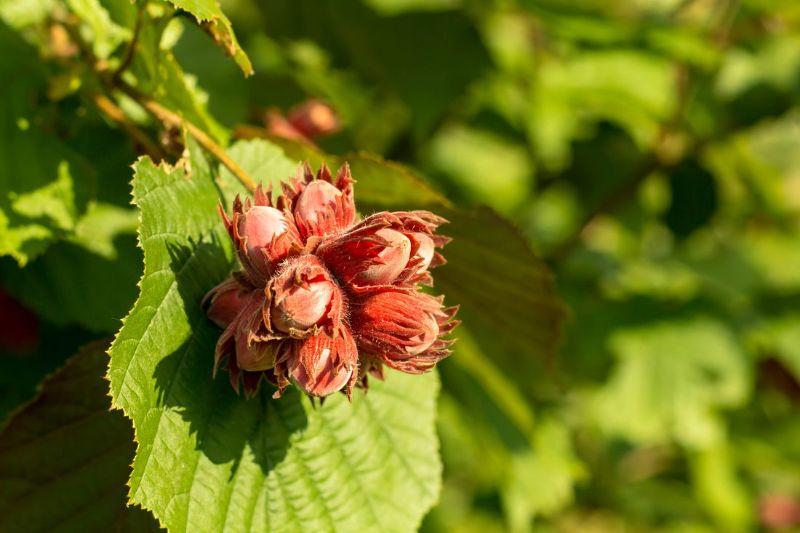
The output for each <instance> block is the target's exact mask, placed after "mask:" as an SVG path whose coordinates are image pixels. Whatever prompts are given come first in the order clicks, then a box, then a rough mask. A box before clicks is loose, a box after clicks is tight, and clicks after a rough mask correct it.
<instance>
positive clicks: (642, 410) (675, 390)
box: [594, 318, 749, 448]
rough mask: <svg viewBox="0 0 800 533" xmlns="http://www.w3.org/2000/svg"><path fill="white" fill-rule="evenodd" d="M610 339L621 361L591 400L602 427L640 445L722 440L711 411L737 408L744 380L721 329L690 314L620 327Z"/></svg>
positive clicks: (739, 356)
mask: <svg viewBox="0 0 800 533" xmlns="http://www.w3.org/2000/svg"><path fill="white" fill-rule="evenodd" d="M610 343H611V350H612V352H614V353H615V355H616V356H617V357H618V358H619V366H618V368H617V370H616V372H615V374H614V375H612V376H611V377H610V378H609V381H608V384H607V385H606V388H605V389H604V390H603V391H601V392H600V393H599V396H598V398H596V399H595V402H594V404H595V407H596V409H597V417H598V422H599V423H600V424H601V425H602V426H603V427H605V428H607V430H608V431H610V432H612V433H618V434H620V435H623V436H625V437H627V438H628V439H630V440H632V441H635V442H641V443H643V444H658V443H663V442H664V441H666V440H669V439H674V440H677V441H678V442H680V443H682V444H684V445H686V446H688V447H694V448H706V447H708V446H711V445H713V444H714V443H716V442H719V440H720V439H721V438H723V437H724V435H723V434H722V433H721V432H722V431H724V430H723V429H722V428H720V427H719V420H718V418H717V413H716V408H719V407H736V406H738V405H741V404H742V403H743V401H744V400H746V397H747V392H748V391H747V387H748V381H749V380H748V379H747V378H748V375H747V374H748V369H747V362H746V360H745V358H744V354H743V353H742V352H741V350H740V349H739V348H738V346H737V345H736V343H735V341H734V339H733V337H732V335H731V333H730V332H728V331H727V330H726V329H725V328H724V326H722V325H721V324H719V323H717V322H714V321H712V320H709V319H705V318H692V319H689V320H687V321H686V322H670V323H665V324H654V325H648V326H644V327H641V328H638V329H633V330H619V331H618V332H617V333H615V334H614V336H612V337H611V339H610Z"/></svg>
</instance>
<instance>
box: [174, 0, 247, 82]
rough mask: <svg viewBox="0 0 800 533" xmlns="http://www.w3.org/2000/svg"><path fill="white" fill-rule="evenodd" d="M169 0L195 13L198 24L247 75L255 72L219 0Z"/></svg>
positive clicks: (176, 5) (179, 7)
mask: <svg viewBox="0 0 800 533" xmlns="http://www.w3.org/2000/svg"><path fill="white" fill-rule="evenodd" d="M169 2H170V3H171V4H172V5H173V6H175V7H177V8H178V9H183V10H184V11H188V12H189V13H191V14H192V15H194V16H195V18H196V19H197V22H198V24H200V25H201V26H202V27H203V28H204V29H205V30H206V31H208V33H209V35H211V38H212V39H214V42H215V43H217V45H219V46H220V47H222V49H223V50H224V51H225V53H226V54H228V55H229V56H231V57H232V58H233V60H234V61H235V62H236V64H237V65H239V68H240V69H242V72H243V73H244V75H245V76H250V75H251V74H253V65H252V64H251V63H250V58H249V57H247V54H246V53H245V51H244V50H243V49H242V47H241V45H239V41H238V40H237V39H236V34H234V33H233V26H232V25H231V21H230V20H228V17H226V16H225V14H224V13H223V12H222V9H221V8H220V4H219V1H218V0H169Z"/></svg>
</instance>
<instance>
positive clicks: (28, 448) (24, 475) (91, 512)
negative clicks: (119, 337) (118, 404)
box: [0, 341, 158, 533]
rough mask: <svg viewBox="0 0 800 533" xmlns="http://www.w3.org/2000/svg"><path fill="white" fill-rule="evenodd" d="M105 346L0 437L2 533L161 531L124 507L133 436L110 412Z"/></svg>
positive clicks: (73, 367)
mask: <svg viewBox="0 0 800 533" xmlns="http://www.w3.org/2000/svg"><path fill="white" fill-rule="evenodd" d="M106 347H107V343H105V342H102V341H100V342H94V343H92V344H89V345H87V346H86V347H85V348H84V349H82V350H81V351H80V352H78V354H76V355H75V356H73V357H72V358H70V359H69V360H68V361H67V363H66V365H65V366H64V367H63V368H61V369H60V370H58V371H56V372H55V373H53V374H52V375H51V376H49V377H48V378H46V379H45V380H44V382H43V383H42V385H41V389H40V392H39V394H38V396H37V397H36V398H35V399H33V400H32V401H31V402H30V403H29V404H27V405H26V406H25V407H23V408H22V409H20V410H19V411H17V412H16V413H15V414H14V415H13V416H12V417H11V418H10V420H8V422H7V423H6V425H5V426H4V429H3V431H2V433H0V530H3V531H18V532H20V533H22V532H34V531H56V530H57V531H130V532H137V533H138V532H144V531H157V530H158V526H157V524H156V523H155V521H154V520H153V517H152V516H150V514H149V513H147V512H145V511H143V510H141V509H138V508H134V507H127V506H126V495H125V493H126V488H125V481H126V480H127V478H128V474H129V472H130V462H131V458H132V457H133V449H134V443H133V431H132V430H131V426H130V422H129V421H128V420H126V419H125V417H124V416H122V414H121V413H117V412H113V411H109V409H108V408H109V398H108V384H107V383H106V381H105V380H104V379H103V373H104V371H105V367H106V363H107V361H108V356H107V355H106V353H105V349H106Z"/></svg>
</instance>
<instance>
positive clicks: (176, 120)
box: [113, 80, 256, 192]
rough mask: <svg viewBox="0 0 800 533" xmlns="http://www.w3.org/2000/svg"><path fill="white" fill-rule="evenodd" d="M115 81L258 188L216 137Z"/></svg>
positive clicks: (251, 188)
mask: <svg viewBox="0 0 800 533" xmlns="http://www.w3.org/2000/svg"><path fill="white" fill-rule="evenodd" d="M113 83H114V86H115V87H116V88H117V89H119V90H120V91H122V92H123V93H125V94H127V95H128V96H130V97H131V98H133V99H134V100H135V101H136V102H137V103H138V104H139V105H141V106H142V107H143V108H145V109H146V110H147V111H148V112H149V113H150V114H151V115H153V116H154V117H155V118H157V119H158V120H160V121H161V122H163V123H165V124H168V125H171V126H179V127H183V128H186V131H188V132H189V134H190V135H191V136H192V137H194V138H195V139H196V140H197V142H198V143H199V144H200V146H202V147H203V148H205V149H206V151H208V152H209V153H211V155H213V156H214V157H216V158H217V160H219V162H220V163H222V164H223V165H225V167H226V168H227V169H228V170H230V171H231V173H232V174H233V175H234V176H236V179H238V180H239V181H240V182H241V184H242V185H244V186H245V187H246V188H247V189H248V190H250V191H251V192H252V191H255V190H256V182H255V181H254V180H253V178H251V177H250V175H249V174H248V173H247V172H246V171H245V170H244V169H243V168H242V167H240V166H239V165H238V163H236V161H234V160H233V159H231V158H230V157H228V154H226V153H225V150H224V149H223V148H222V147H221V146H220V145H219V144H217V143H216V141H214V139H212V138H211V137H209V136H208V134H207V133H206V132H204V131H203V130H201V129H200V128H199V127H197V126H196V125H194V124H193V123H192V122H190V121H188V120H186V119H185V118H183V117H182V116H180V115H179V114H177V113H175V112H174V111H171V110H169V109H167V108H166V107H164V106H163V105H161V104H159V103H158V102H156V101H155V100H152V99H151V98H149V97H148V96H146V95H144V94H142V93H141V92H139V91H138V90H137V89H136V88H134V87H131V86H130V85H128V84H127V83H125V82H124V81H122V80H114V82H113Z"/></svg>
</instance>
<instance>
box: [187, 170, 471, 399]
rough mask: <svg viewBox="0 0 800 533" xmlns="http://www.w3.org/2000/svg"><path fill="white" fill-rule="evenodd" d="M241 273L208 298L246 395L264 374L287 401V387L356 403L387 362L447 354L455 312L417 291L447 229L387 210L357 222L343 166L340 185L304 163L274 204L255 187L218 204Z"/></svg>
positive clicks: (427, 216)
mask: <svg viewBox="0 0 800 533" xmlns="http://www.w3.org/2000/svg"><path fill="white" fill-rule="evenodd" d="M220 214H221V215H222V218H223V221H224V223H225V226H226V228H227V229H228V233H229V235H230V237H231V239H232V240H233V243H234V245H235V247H236V251H237V254H238V257H239V262H240V263H241V265H242V270H240V271H238V272H235V273H233V274H232V275H231V276H230V277H229V278H228V279H226V280H225V281H223V282H222V283H221V284H219V285H218V286H216V287H214V288H213V289H212V290H211V291H210V292H209V293H208V294H207V295H206V297H205V299H204V302H203V305H204V306H205V309H206V313H207V314H208V317H209V318H210V319H211V320H212V321H213V322H214V323H215V324H217V325H218V326H220V327H221V328H224V331H223V333H222V335H221V336H220V338H219V341H218V343H217V347H216V352H215V364H214V370H215V372H216V370H217V369H218V368H219V366H220V365H222V364H226V366H227V369H228V372H229V373H230V380H231V384H232V385H233V387H234V388H235V389H236V390H237V391H238V390H239V387H240V383H241V384H243V388H244V391H245V393H246V394H254V393H255V391H256V390H258V386H259V384H260V382H261V379H267V380H269V381H270V382H272V383H273V384H274V385H276V386H277V388H278V390H277V392H276V396H280V394H281V393H282V392H283V390H284V389H285V388H286V386H288V385H289V384H290V383H292V382H293V383H295V384H296V385H297V386H298V387H300V388H301V389H302V390H304V391H305V392H306V393H308V394H310V395H312V396H319V397H324V396H327V395H329V394H331V393H334V392H336V391H343V392H344V393H346V394H347V395H348V397H350V396H351V394H352V390H353V387H355V386H363V387H366V384H367V376H368V375H369V374H371V375H373V376H376V377H378V378H382V376H383V374H382V370H383V366H384V365H386V366H389V367H391V368H394V369H396V370H400V371H403V372H408V373H412V374H419V373H422V372H425V371H428V370H430V369H431V368H433V367H434V366H435V365H436V363H437V362H438V361H440V360H441V359H443V358H444V357H447V356H448V355H449V354H450V350H449V346H450V345H451V343H452V340H448V339H445V338H443V336H445V335H446V334H447V333H449V332H450V331H452V330H453V328H454V327H455V326H456V325H457V324H458V322H457V321H456V320H454V319H453V317H454V315H455V313H456V308H455V307H445V306H444V304H443V299H444V298H443V297H442V296H440V297H434V296H431V295H429V294H426V293H424V292H421V291H420V287H421V286H423V285H428V286H430V285H431V284H432V281H433V278H432V277H431V274H430V272H429V270H430V269H431V268H433V267H435V266H437V265H441V264H443V263H444V258H443V257H442V255H441V254H440V253H439V251H438V249H439V248H441V247H442V246H444V245H445V244H446V243H447V242H448V241H449V239H448V238H446V237H443V236H441V235H437V234H436V230H437V228H438V227H439V225H441V224H442V223H444V222H446V221H445V220H444V219H442V218H441V217H438V216H436V215H434V214H432V213H430V212H428V211H410V212H380V213H375V214H374V215H371V216H369V217H367V218H365V219H363V220H360V221H358V220H357V215H356V208H355V203H354V198H353V179H352V177H351V175H350V169H349V167H348V166H347V165H346V164H345V165H344V166H342V167H341V168H340V169H339V172H338V173H337V175H336V177H335V178H333V177H332V175H331V173H330V171H329V170H328V169H327V168H326V167H325V166H324V165H323V166H322V168H320V170H319V171H318V172H317V173H316V175H315V174H313V173H312V171H311V169H310V167H309V166H308V165H307V164H306V165H304V166H302V167H301V168H300V169H298V172H297V175H296V177H295V178H293V179H292V180H290V181H289V182H288V183H283V184H282V192H281V194H280V195H278V197H277V198H276V199H275V201H274V202H273V198H272V192H271V190H267V191H264V190H263V189H262V188H261V187H259V188H258V189H257V190H256V191H255V193H254V195H253V198H252V199H247V200H245V201H242V200H241V198H239V197H237V198H236V200H235V201H234V204H233V213H232V215H231V216H228V215H227V214H225V212H224V211H223V210H222V209H220Z"/></svg>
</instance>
